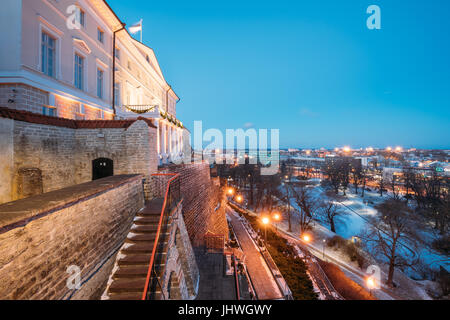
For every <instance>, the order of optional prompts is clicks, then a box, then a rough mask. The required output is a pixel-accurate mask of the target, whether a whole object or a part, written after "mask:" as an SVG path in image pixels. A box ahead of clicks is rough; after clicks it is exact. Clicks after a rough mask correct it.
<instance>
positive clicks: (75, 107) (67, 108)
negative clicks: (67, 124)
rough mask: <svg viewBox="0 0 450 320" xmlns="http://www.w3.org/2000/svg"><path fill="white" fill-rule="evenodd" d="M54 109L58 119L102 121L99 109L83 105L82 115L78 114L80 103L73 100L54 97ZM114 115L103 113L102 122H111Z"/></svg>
mask: <svg viewBox="0 0 450 320" xmlns="http://www.w3.org/2000/svg"><path fill="white" fill-rule="evenodd" d="M55 107H56V108H57V110H58V117H61V118H66V119H81V120H82V119H84V120H96V119H102V117H101V113H100V109H98V108H94V107H91V106H89V105H87V104H84V115H81V114H79V111H80V103H79V102H77V101H74V100H70V99H67V98H63V97H60V96H55ZM113 118H114V115H113V113H112V110H111V112H103V119H104V120H112V119H113Z"/></svg>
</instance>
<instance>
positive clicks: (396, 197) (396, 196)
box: [391, 174, 400, 199]
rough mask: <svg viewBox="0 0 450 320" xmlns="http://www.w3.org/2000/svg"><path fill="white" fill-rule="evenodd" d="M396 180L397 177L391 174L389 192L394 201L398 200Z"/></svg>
mask: <svg viewBox="0 0 450 320" xmlns="http://www.w3.org/2000/svg"><path fill="white" fill-rule="evenodd" d="M396 180H397V177H396V176H395V175H394V174H393V175H392V179H391V190H392V194H393V196H394V199H399V198H400V197H399V194H398V187H397V185H396Z"/></svg>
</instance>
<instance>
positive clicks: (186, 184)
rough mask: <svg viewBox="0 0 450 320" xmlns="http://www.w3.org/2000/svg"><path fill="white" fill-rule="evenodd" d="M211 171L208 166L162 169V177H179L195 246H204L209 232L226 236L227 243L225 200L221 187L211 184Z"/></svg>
mask: <svg viewBox="0 0 450 320" xmlns="http://www.w3.org/2000/svg"><path fill="white" fill-rule="evenodd" d="M209 171H210V169H209V165H208V164H207V163H206V162H205V163H199V164H183V165H173V166H168V167H164V168H161V169H160V173H169V172H170V173H174V172H176V173H179V174H180V188H181V194H182V196H183V216H184V222H185V224H186V229H187V232H188V234H189V238H190V239H191V241H192V244H193V245H194V246H203V245H204V235H205V234H206V233H207V232H210V233H213V234H220V235H224V236H225V239H228V225H227V221H226V216H225V206H224V204H223V203H222V202H223V197H222V195H221V192H220V188H219V186H217V184H215V183H214V182H213V181H212V179H211V177H210V173H209ZM216 209H217V210H216Z"/></svg>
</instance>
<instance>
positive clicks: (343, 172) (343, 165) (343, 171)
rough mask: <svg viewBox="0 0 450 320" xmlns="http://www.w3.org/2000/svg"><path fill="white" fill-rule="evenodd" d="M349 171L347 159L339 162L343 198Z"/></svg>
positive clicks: (348, 181)
mask: <svg viewBox="0 0 450 320" xmlns="http://www.w3.org/2000/svg"><path fill="white" fill-rule="evenodd" d="M350 169H351V165H350V161H349V159H347V158H344V159H343V160H341V161H340V165H339V173H340V180H341V186H342V190H343V192H344V196H345V195H346V191H347V188H348V185H349V183H350Z"/></svg>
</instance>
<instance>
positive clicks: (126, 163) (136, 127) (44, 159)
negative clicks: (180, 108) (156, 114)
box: [0, 119, 158, 203]
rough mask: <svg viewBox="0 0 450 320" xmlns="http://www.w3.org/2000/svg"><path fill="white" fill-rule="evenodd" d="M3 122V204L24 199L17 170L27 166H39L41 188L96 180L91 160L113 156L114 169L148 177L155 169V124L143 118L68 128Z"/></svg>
mask: <svg viewBox="0 0 450 320" xmlns="http://www.w3.org/2000/svg"><path fill="white" fill-rule="evenodd" d="M1 121H2V122H1V123H4V126H3V128H4V130H0V135H1V136H0V139H1V140H2V141H4V143H3V144H5V149H4V150H10V152H8V153H5V154H2V155H0V159H3V160H4V161H5V162H4V163H3V164H2V168H3V167H4V168H3V170H4V171H5V175H4V178H3V179H1V180H0V191H1V192H2V194H0V203H4V202H8V201H12V200H17V199H20V194H19V190H18V189H19V176H18V174H19V171H20V170H23V169H28V168H37V169H40V170H41V172H42V185H43V188H42V189H43V192H49V191H53V190H57V189H61V188H64V187H68V186H71V185H74V184H78V183H83V182H87V181H90V180H92V161H93V160H95V159H97V158H101V157H105V158H109V159H111V160H113V161H114V174H132V173H138V174H142V175H143V176H144V177H145V178H146V179H147V181H148V180H149V178H150V174H151V173H155V172H156V171H157V164H158V159H157V152H156V129H155V128H152V127H149V126H148V125H147V123H146V122H145V121H136V122H134V123H133V124H132V125H131V126H130V127H128V128H127V129H123V128H102V129H70V128H65V127H56V126H49V125H41V124H34V123H28V122H22V121H15V120H10V119H1ZM6 129H8V130H6ZM5 142H6V143H5ZM8 148H9V149H8ZM11 148H12V149H11ZM7 173H9V174H7ZM148 192H149V191H148V188H147V194H148Z"/></svg>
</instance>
